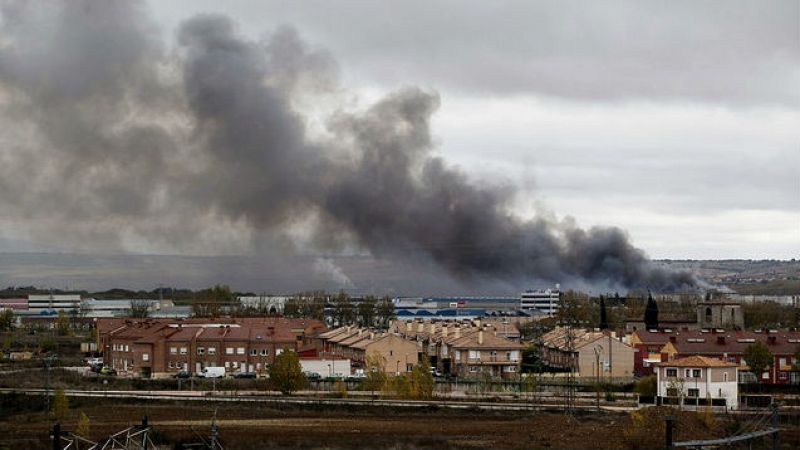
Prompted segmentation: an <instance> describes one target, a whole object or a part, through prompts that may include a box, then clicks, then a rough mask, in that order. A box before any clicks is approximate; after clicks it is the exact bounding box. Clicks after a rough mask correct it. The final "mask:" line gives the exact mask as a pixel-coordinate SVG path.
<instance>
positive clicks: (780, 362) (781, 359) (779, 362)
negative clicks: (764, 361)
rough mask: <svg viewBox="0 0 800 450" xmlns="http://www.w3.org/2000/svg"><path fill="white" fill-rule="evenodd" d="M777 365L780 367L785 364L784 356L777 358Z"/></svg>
mask: <svg viewBox="0 0 800 450" xmlns="http://www.w3.org/2000/svg"><path fill="white" fill-rule="evenodd" d="M778 365H779V366H781V367H783V366H785V365H786V358H779V359H778Z"/></svg>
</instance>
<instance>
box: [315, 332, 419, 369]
mask: <svg viewBox="0 0 800 450" xmlns="http://www.w3.org/2000/svg"><path fill="white" fill-rule="evenodd" d="M317 339H318V345H317V349H318V354H319V355H320V356H321V357H323V358H329V359H336V358H344V359H349V360H350V364H351V367H352V368H353V369H356V370H357V369H364V368H366V366H367V357H372V355H377V356H378V357H379V358H380V360H381V361H382V364H383V368H384V372H386V373H387V374H394V375H402V374H407V373H408V372H411V370H413V369H414V366H415V365H417V363H418V362H419V352H418V351H417V345H416V343H414V342H411V341H408V340H406V339H403V338H402V337H401V336H399V335H398V334H397V333H393V332H388V331H375V330H371V329H368V328H360V327H352V326H346V327H339V328H336V329H333V330H330V331H328V332H325V333H322V334H320V335H319V336H318V338H317ZM348 375H349V374H348Z"/></svg>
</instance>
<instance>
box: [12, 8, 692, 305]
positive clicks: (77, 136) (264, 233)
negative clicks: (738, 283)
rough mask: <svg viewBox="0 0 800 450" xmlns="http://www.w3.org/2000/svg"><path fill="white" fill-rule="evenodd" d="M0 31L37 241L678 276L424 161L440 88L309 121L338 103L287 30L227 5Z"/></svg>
mask: <svg viewBox="0 0 800 450" xmlns="http://www.w3.org/2000/svg"><path fill="white" fill-rule="evenodd" d="M2 19H3V21H2V28H1V29H0V108H2V110H1V112H0V114H1V115H0V120H1V121H2V125H3V129H4V130H7V132H6V133H5V135H4V136H3V137H2V138H0V139H2V141H0V144H1V145H0V162H2V168H0V189H2V192H3V196H2V198H0V207H2V209H3V210H4V211H5V212H6V214H5V215H6V217H8V219H7V223H8V225H10V226H13V227H16V228H23V227H24V228H26V229H27V233H28V234H29V235H30V236H32V237H33V238H34V239H38V240H42V241H52V240H53V239H54V236H57V238H58V240H59V241H60V242H62V243H63V242H67V243H71V245H73V246H74V248H80V249H86V248H89V249H106V250H107V249H111V250H113V249H123V250H127V251H136V252H153V253H170V252H177V253H205V254H220V253H237V252H248V251H250V250H252V249H256V251H257V252H267V251H270V249H273V250H274V249H275V247H279V248H280V249H281V250H282V251H285V250H286V249H287V248H291V247H293V246H294V245H296V242H295V241H294V240H291V239H288V238H287V236H294V235H296V234H298V232H300V234H303V233H305V234H306V242H307V244H306V245H310V246H311V248H313V249H317V250H323V251H328V252H330V251H337V250H343V249H346V248H347V249H353V248H356V249H360V250H367V251H369V252H370V253H372V254H374V255H378V256H383V257H389V258H425V259H428V260H432V261H434V262H435V263H436V264H437V265H439V266H441V267H444V268H445V269H446V270H447V271H449V272H450V273H452V274H454V275H455V276H456V277H457V278H460V279H480V278H486V279H496V280H511V281H515V282H516V281H518V280H521V282H522V283H523V284H524V283H526V282H527V281H530V280H541V281H551V282H554V281H564V282H567V281H569V280H582V282H585V283H589V284H595V285H602V286H609V287H611V286H617V287H629V288H631V287H651V288H654V289H660V290H664V289H679V288H683V287H691V286H695V285H696V282H695V280H694V279H693V278H692V277H691V276H690V275H689V274H687V273H674V272H671V271H668V270H665V269H662V268H659V267H656V266H655V265H654V264H653V263H651V262H650V261H649V260H648V258H647V257H646V255H645V254H644V253H643V252H642V251H641V250H639V249H637V248H635V247H633V246H632V245H631V243H630V242H629V240H628V237H627V236H626V234H625V232H624V231H622V230H620V229H618V228H601V227H597V228H592V229H589V230H583V229H580V228H577V227H575V226H574V225H572V224H571V223H570V222H569V221H555V220H553V219H550V218H546V217H542V218H537V219H533V220H524V219H521V218H519V217H518V216H516V215H514V213H512V212H511V211H510V208H509V204H510V201H511V199H512V197H513V196H514V194H515V192H514V189H512V188H510V187H508V186H484V185H480V184H478V183H475V182H473V181H471V180H469V179H468V177H467V176H466V175H465V174H463V173H461V172H459V171H458V170H456V169H454V168H453V167H451V166H448V164H447V163H446V162H445V161H443V160H442V159H440V158H438V157H436V156H435V155H434V151H435V148H434V145H433V143H432V139H431V130H430V119H431V116H432V114H434V113H435V111H436V110H437V107H438V105H439V101H440V99H439V97H438V96H437V95H436V94H435V93H432V92H426V91H423V90H421V89H417V88H403V89H400V90H398V91H397V92H395V93H393V94H390V95H388V96H387V97H385V98H383V99H382V100H380V101H378V102H377V103H376V104H374V105H372V106H371V107H369V108H368V109H367V110H366V111H361V112H352V111H349V110H346V109H343V108H342V109H338V110H337V111H335V112H333V113H331V114H329V115H328V117H327V118H326V121H325V132H324V133H316V134H315V133H312V132H311V130H310V128H311V127H310V122H311V119H310V118H309V117H308V116H307V115H306V114H304V113H303V112H302V111H303V110H304V109H303V108H302V107H300V106H299V105H301V104H308V103H309V102H310V103H311V104H313V103H314V101H316V99H317V98H319V99H325V100H326V101H330V100H331V99H336V98H337V96H339V95H341V91H342V88H341V87H340V86H339V84H338V82H337V79H336V77H337V69H336V64H335V62H334V61H333V59H332V57H331V56H330V55H329V54H328V53H326V52H325V51H323V50H316V49H312V48H310V47H309V46H308V45H307V44H306V43H304V42H303V41H302V40H301V39H300V38H299V36H298V34H297V33H296V32H295V31H294V30H293V29H291V28H288V27H285V28H281V29H279V30H277V31H276V32H275V33H273V35H272V36H271V37H270V38H269V39H268V40H267V41H266V42H263V43H258V42H252V41H249V40H246V39H244V38H242V37H240V36H239V35H238V34H237V32H236V29H235V25H234V24H233V23H232V22H231V21H230V20H228V19H227V18H226V17H223V16H219V15H204V16H198V17H194V18H192V19H189V20H187V21H186V22H184V23H183V24H182V25H181V27H180V29H179V31H178V35H177V45H176V46H175V47H174V48H171V47H170V46H168V45H166V44H165V41H166V40H165V39H162V38H161V37H160V34H159V31H158V29H157V27H156V26H155V25H154V24H153V23H152V21H151V19H150V18H149V17H148V14H147V11H146V8H145V7H144V5H143V4H142V3H141V2H136V1H132V2H121V1H116V2H90V1H85V2H81V1H71V2H53V3H38V2H36V3H34V2H10V3H4V4H3V7H2Z"/></svg>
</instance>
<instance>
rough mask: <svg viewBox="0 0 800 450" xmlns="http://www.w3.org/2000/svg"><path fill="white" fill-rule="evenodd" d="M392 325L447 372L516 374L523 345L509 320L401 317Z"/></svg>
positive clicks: (518, 369)
mask: <svg viewBox="0 0 800 450" xmlns="http://www.w3.org/2000/svg"><path fill="white" fill-rule="evenodd" d="M392 328H393V329H394V330H396V332H397V333H398V334H399V335H400V336H402V337H403V338H405V339H407V340H409V341H413V342H416V343H417V348H418V351H419V352H420V353H424V354H426V355H427V356H428V357H429V358H430V361H431V365H432V366H434V367H436V368H437V369H438V370H440V371H441V372H442V373H444V374H445V375H451V376H458V377H477V376H481V375H488V376H492V377H497V378H516V377H517V376H518V373H519V372H520V367H521V364H522V350H523V349H524V348H525V346H524V345H522V344H520V343H519V338H520V332H519V330H518V329H517V327H516V326H515V325H514V324H513V323H510V322H509V321H507V320H503V319H497V320H485V319H484V320H481V319H474V320H461V321H457V320H453V321H421V320H417V321H402V320H397V321H395V322H394V323H393V324H392Z"/></svg>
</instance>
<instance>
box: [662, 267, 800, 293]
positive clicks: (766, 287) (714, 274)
mask: <svg viewBox="0 0 800 450" xmlns="http://www.w3.org/2000/svg"><path fill="white" fill-rule="evenodd" d="M658 262H660V263H662V264H664V265H666V266H668V267H672V268H675V269H682V270H690V271H692V272H693V273H694V274H696V275H697V276H698V277H699V278H701V279H703V280H705V281H708V282H709V283H712V284H720V285H725V286H728V287H729V288H731V289H733V290H734V291H736V292H739V293H740V294H756V295H759V294H760V295H793V294H800V260H796V259H792V260H789V261H780V260H772V259H764V260H749V259H722V260H660V261H658Z"/></svg>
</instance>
